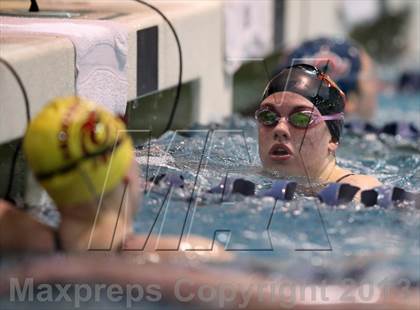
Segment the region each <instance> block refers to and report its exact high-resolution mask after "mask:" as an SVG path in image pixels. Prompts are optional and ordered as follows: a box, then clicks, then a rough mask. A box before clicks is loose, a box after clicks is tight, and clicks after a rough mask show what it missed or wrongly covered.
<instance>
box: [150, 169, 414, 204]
mask: <svg viewBox="0 0 420 310" xmlns="http://www.w3.org/2000/svg"><path fill="white" fill-rule="evenodd" d="M150 181H153V182H154V183H155V184H166V185H167V186H169V187H174V188H184V185H185V179H184V177H183V176H182V175H181V174H161V175H158V176H156V177H154V178H151V179H150ZM297 185H298V184H297V183H296V182H294V181H289V180H277V181H274V182H273V184H272V185H271V187H270V188H269V189H267V190H263V191H260V192H258V193H256V184H255V183H254V182H252V181H249V180H246V179H243V178H236V179H234V178H223V179H222V180H221V182H220V183H219V184H218V185H217V186H214V187H212V188H211V189H209V190H208V191H207V193H210V194H221V195H222V196H223V197H230V196H231V195H232V194H240V195H243V196H257V197H272V198H274V199H275V200H281V201H290V200H293V199H294V197H295V192H296V188H297ZM359 190H360V188H359V187H356V186H352V185H350V184H346V183H331V184H328V185H327V186H326V187H325V188H324V189H323V190H321V191H320V192H319V193H318V195H317V197H318V198H319V200H320V201H321V202H322V203H325V204H326V205H329V206H338V205H341V204H346V203H349V202H351V201H353V199H354V197H355V195H356V193H357V192H358V191H359ZM403 201H408V202H414V203H415V206H416V208H420V193H411V192H408V191H405V190H404V189H402V188H399V187H389V186H388V187H387V186H380V187H376V188H373V189H370V190H364V191H362V192H361V203H363V204H364V205H365V206H366V207H373V206H379V207H381V208H388V207H390V206H392V205H394V204H396V203H400V202H403Z"/></svg>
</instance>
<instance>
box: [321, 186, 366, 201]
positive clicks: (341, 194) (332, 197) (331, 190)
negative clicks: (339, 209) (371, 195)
mask: <svg viewBox="0 0 420 310" xmlns="http://www.w3.org/2000/svg"><path fill="white" fill-rule="evenodd" d="M359 190H360V188H359V187H356V186H352V185H350V184H346V183H331V184H329V185H328V186H327V187H325V188H324V189H323V190H321V191H320V192H319V193H318V198H319V200H321V202H323V203H325V204H327V205H329V206H338V205H340V204H345V203H349V202H351V201H352V200H353V198H354V196H355V195H356V193H357V192H358V191H359Z"/></svg>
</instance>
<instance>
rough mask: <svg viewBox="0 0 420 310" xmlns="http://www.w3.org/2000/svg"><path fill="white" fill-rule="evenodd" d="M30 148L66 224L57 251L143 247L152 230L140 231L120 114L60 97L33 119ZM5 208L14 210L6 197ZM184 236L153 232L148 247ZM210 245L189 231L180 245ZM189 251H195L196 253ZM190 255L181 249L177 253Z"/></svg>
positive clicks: (134, 173)
mask: <svg viewBox="0 0 420 310" xmlns="http://www.w3.org/2000/svg"><path fill="white" fill-rule="evenodd" d="M23 150H24V153H25V156H26V159H27V161H28V164H29V166H30V168H31V170H32V172H33V173H34V175H35V177H36V179H37V180H38V181H39V182H40V184H41V185H42V187H43V188H44V189H45V190H46V191H47V193H48V194H49V196H50V197H51V198H52V199H53V201H54V202H55V204H56V206H57V208H58V211H59V212H60V216H61V222H60V225H59V229H58V230H57V231H56V232H55V234H53V238H51V239H52V240H53V244H51V246H50V248H52V250H54V249H55V250H57V251H65V252H71V251H85V250H88V249H99V250H104V249H105V250H107V249H111V250H115V251H118V250H126V249H129V250H139V249H141V248H142V245H143V244H144V243H145V240H146V237H147V236H140V235H135V234H134V233H133V218H134V215H135V213H136V211H137V208H138V205H139V204H140V201H141V197H142V188H143V186H142V180H141V179H140V177H139V173H138V168H139V167H138V164H137V163H136V161H135V159H134V148H133V145H132V140H131V138H130V136H129V135H128V134H127V132H126V130H125V125H124V123H123V122H122V121H121V120H120V119H118V118H117V117H114V116H113V115H112V114H111V113H109V112H108V111H106V110H105V109H103V108H102V107H100V106H98V105H96V104H94V103H92V102H89V101H86V100H83V99H80V98H78V97H67V98H57V99H55V100H53V101H52V102H50V103H48V104H47V105H46V106H45V107H44V108H43V110H42V111H41V112H40V113H39V114H38V115H37V116H36V117H35V118H34V119H33V120H32V121H31V123H30V125H29V126H28V128H27V131H26V134H25V137H24V141H23ZM2 208H3V209H4V210H7V208H6V207H5V206H4V203H3V207H2ZM8 214H10V212H8ZM0 215H1V214H0ZM0 218H1V216H0ZM10 218H12V217H11V216H9V219H10ZM20 218H21V219H27V217H24V216H21V217H20ZM33 226H34V229H35V228H36V229H35V230H34V236H36V235H37V234H36V233H35V231H38V232H39V233H44V234H45V233H46V232H47V230H45V229H40V228H39V227H38V226H36V225H33ZM16 233H20V234H25V233H24V232H16ZM179 238H180V237H179V236H174V237H171V236H161V237H160V238H158V237H156V236H153V235H152V236H150V237H149V239H148V242H147V244H146V247H145V251H154V250H155V249H156V248H157V247H158V248H166V249H168V248H169V249H174V248H175V249H176V248H177V245H178V240H179ZM158 239H159V241H157V240H158ZM44 240H46V241H45V242H48V239H46V238H44ZM12 241H13V240H12ZM209 244H211V241H210V240H208V239H205V238H201V237H198V236H190V237H189V238H188V239H187V240H184V239H183V240H182V242H181V244H180V248H181V249H182V248H187V249H191V248H194V249H199V248H208V245H209ZM4 248H5V246H4V245H3V249H4ZM6 248H7V246H6ZM42 248H43V247H42ZM134 252H137V251H134ZM174 252H177V251H170V252H167V255H171V254H174ZM137 253H138V252H137ZM188 253H189V257H190V256H191V255H193V256H194V253H191V252H188ZM184 254H185V252H182V253H181V251H178V253H177V254H174V255H181V256H182V255H184ZM197 255H200V257H204V256H205V258H210V259H212V258H215V259H226V258H228V257H230V255H228V254H227V253H225V252H224V251H222V250H221V247H220V246H218V245H217V244H216V245H215V247H213V250H212V251H201V252H200V253H198V254H197Z"/></svg>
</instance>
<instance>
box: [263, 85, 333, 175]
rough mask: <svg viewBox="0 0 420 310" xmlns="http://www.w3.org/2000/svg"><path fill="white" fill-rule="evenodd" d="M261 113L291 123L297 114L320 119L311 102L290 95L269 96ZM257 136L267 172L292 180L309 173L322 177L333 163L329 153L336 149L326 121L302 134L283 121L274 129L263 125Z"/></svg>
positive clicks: (295, 95) (278, 93) (298, 96)
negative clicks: (325, 169)
mask: <svg viewBox="0 0 420 310" xmlns="http://www.w3.org/2000/svg"><path fill="white" fill-rule="evenodd" d="M260 109H266V110H270V111H273V112H275V113H277V115H288V118H289V119H290V117H291V115H293V114H294V113H296V111H305V113H306V112H309V113H311V112H313V114H314V115H320V113H319V111H318V109H317V108H316V107H314V105H313V104H312V103H311V102H310V101H309V100H308V99H306V98H304V97H303V96H301V95H299V94H296V93H293V92H289V91H286V92H277V93H274V94H272V95H270V96H268V97H267V98H265V99H264V100H263V102H262V103H261V106H260ZM318 119H319V118H318ZM258 136H259V139H258V140H259V154H260V158H261V161H262V163H263V166H264V168H266V169H269V170H275V171H278V172H280V173H281V174H284V175H290V176H305V174H306V172H307V173H308V174H309V175H310V176H311V177H315V176H317V175H319V174H320V173H321V172H322V169H323V168H324V167H326V166H327V165H328V163H329V162H330V161H331V156H330V153H331V152H332V151H335V149H336V147H337V144H336V143H335V142H333V141H332V138H331V134H330V132H329V130H328V127H327V126H326V123H325V121H323V120H320V121H316V122H313V123H312V124H311V126H310V127H308V129H307V130H302V128H298V127H297V126H296V125H293V124H291V123H290V120H289V121H287V120H286V118H285V117H282V118H280V120H279V121H278V122H277V123H276V124H275V125H274V126H273V125H270V126H268V125H264V124H261V123H260V124H259V129H258ZM305 171H306V172H305Z"/></svg>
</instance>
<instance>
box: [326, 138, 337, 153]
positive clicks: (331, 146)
mask: <svg viewBox="0 0 420 310" xmlns="http://www.w3.org/2000/svg"><path fill="white" fill-rule="evenodd" d="M337 148H338V142H335V141H333V140H332V139H331V140H330V142H328V154H332V155H334V156H335V152H336V151H337Z"/></svg>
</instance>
